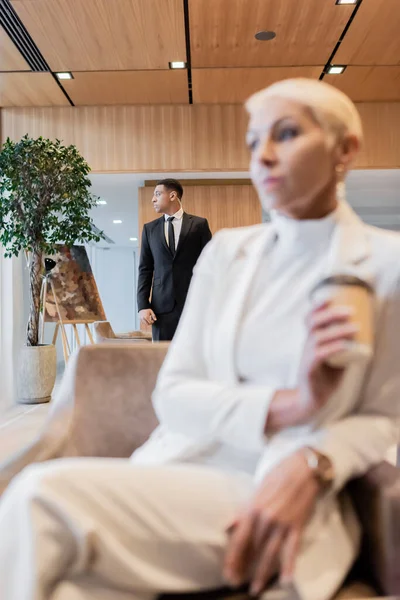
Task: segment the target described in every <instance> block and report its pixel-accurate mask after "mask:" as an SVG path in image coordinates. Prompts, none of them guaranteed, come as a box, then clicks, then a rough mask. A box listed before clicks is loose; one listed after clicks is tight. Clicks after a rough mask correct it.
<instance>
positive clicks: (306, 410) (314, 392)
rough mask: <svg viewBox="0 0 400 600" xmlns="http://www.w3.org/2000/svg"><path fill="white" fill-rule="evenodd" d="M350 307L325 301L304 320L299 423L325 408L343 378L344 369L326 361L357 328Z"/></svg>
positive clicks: (343, 346)
mask: <svg viewBox="0 0 400 600" xmlns="http://www.w3.org/2000/svg"><path fill="white" fill-rule="evenodd" d="M352 314H353V309H352V307H351V306H337V305H333V304H331V303H329V302H325V303H323V304H321V305H319V306H317V307H316V308H314V309H313V310H312V312H311V313H310V315H309V317H308V320H307V328H308V336H307V341H306V344H305V347H304V351H303V356H302V360H301V365H300V376H299V386H298V401H299V404H300V406H299V409H300V414H301V421H303V422H305V421H308V420H309V419H310V418H312V417H313V416H314V415H315V414H316V413H317V412H318V411H319V410H320V409H321V408H323V407H324V406H325V404H326V403H327V402H328V400H329V398H330V397H331V396H332V394H333V393H334V392H335V391H336V390H337V388H338V387H339V385H340V382H341V380H342V378H343V374H344V370H345V369H344V367H333V366H331V365H330V364H329V362H330V359H332V357H334V356H335V355H336V354H338V353H340V352H343V351H345V350H346V348H347V347H348V344H349V342H351V341H352V340H354V338H355V336H356V334H357V331H358V325H357V324H356V323H355V322H354V321H353V320H352Z"/></svg>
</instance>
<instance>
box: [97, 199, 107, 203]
mask: <svg viewBox="0 0 400 600" xmlns="http://www.w3.org/2000/svg"><path fill="white" fill-rule="evenodd" d="M96 204H107V200H97V202H96Z"/></svg>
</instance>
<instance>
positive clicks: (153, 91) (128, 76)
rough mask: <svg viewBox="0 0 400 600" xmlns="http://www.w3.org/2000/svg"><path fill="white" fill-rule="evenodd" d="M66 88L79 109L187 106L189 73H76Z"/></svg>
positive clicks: (65, 83) (66, 82)
mask: <svg viewBox="0 0 400 600" xmlns="http://www.w3.org/2000/svg"><path fill="white" fill-rule="evenodd" d="M63 87H64V88H65V90H66V91H67V93H68V95H69V96H70V98H71V99H72V101H73V103H74V104H76V105H77V106H85V105H86V106H88V105H111V104H187V103H188V101H189V96H188V84H187V73H186V71H183V70H182V71H181V70H179V71H171V70H168V71H109V72H86V73H74V79H70V80H68V81H63Z"/></svg>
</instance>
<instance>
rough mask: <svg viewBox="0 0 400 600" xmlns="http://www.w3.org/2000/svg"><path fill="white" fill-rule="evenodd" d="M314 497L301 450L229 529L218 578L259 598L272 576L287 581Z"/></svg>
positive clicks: (269, 479)
mask: <svg viewBox="0 0 400 600" xmlns="http://www.w3.org/2000/svg"><path fill="white" fill-rule="evenodd" d="M318 492H319V484H318V482H317V480H316V479H315V477H314V475H313V473H312V471H311V469H310V467H309V466H308V464H307V461H306V459H305V457H304V455H303V454H302V452H301V451H298V452H297V453H296V454H293V455H291V456H290V457H288V458H286V459H285V460H283V461H282V462H281V463H279V465H277V466H276V467H275V468H274V469H273V470H272V471H270V472H269V473H268V474H267V475H266V476H265V478H264V480H263V482H262V484H261V485H260V487H259V489H258V490H257V492H256V494H255V496H254V497H253V499H252V500H251V501H250V503H249V504H248V506H247V507H246V508H245V510H244V511H243V512H242V513H241V514H240V515H239V516H238V518H237V519H236V520H235V521H234V523H233V524H232V526H231V527H230V528H229V530H228V531H230V533H231V535H230V539H229V543H228V549H227V553H226V557H225V565H224V575H225V578H226V579H227V581H228V582H229V583H230V584H231V585H234V586H237V585H240V584H242V583H246V582H247V581H250V582H251V593H252V594H254V595H258V594H260V593H261V592H262V591H263V590H264V588H265V587H266V586H267V584H268V582H269V580H270V579H271V577H272V576H273V575H276V574H277V573H279V574H280V577H281V580H282V581H285V582H287V581H290V579H291V578H292V576H293V572H294V566H295V560H296V555H297V552H298V549H299V546H300V542H301V535H302V532H303V529H304V526H305V525H306V523H307V521H308V519H309V517H310V515H311V513H312V511H313V509H314V506H315V502H316V498H317V495H318Z"/></svg>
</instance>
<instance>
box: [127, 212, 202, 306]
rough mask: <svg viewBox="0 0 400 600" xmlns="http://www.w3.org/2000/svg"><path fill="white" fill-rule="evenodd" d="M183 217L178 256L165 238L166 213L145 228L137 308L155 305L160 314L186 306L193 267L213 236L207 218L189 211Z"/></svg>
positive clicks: (177, 250)
mask: <svg viewBox="0 0 400 600" xmlns="http://www.w3.org/2000/svg"><path fill="white" fill-rule="evenodd" d="M182 219H183V220H182V229H181V233H180V235H179V240H178V247H177V249H176V253H175V256H173V255H172V253H171V251H170V249H169V247H168V244H167V242H166V239H165V232H164V223H165V219H164V215H163V216H162V217H161V218H160V219H157V220H156V221H151V223H146V225H145V226H144V227H143V233H142V248H141V252H140V263H139V281H138V291H137V303H138V310H142V309H144V308H152V309H153V310H154V312H155V314H156V315H157V314H163V313H169V312H171V311H172V310H173V309H174V308H175V307H176V306H177V307H178V308H179V309H181V310H182V309H183V305H184V303H185V300H186V296H187V293H188V289H189V285H190V280H191V279H192V274H193V268H194V266H195V264H196V262H197V259H198V258H199V256H200V254H201V252H202V250H203V248H204V246H205V245H206V244H207V243H208V242H209V241H210V239H211V231H210V228H209V226H208V222H207V219H203V218H202V217H195V216H193V215H188V214H187V213H183V217H182ZM152 287H153V290H152ZM151 290H152V297H151V302H150V292H151Z"/></svg>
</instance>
